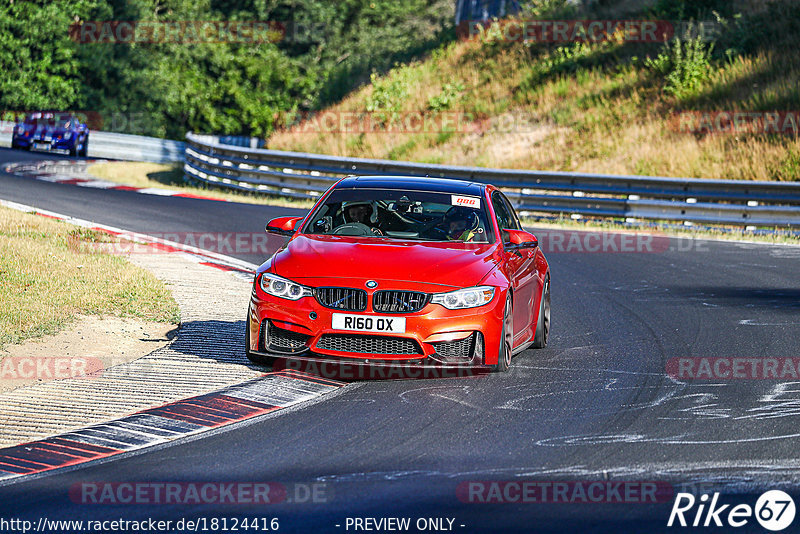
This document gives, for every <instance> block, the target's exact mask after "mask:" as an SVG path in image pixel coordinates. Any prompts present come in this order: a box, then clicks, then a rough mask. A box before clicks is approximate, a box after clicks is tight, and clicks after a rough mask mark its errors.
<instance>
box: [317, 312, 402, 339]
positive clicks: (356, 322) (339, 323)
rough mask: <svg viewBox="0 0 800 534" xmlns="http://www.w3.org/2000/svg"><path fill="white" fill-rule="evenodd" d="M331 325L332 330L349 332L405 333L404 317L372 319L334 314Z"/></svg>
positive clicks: (365, 316) (367, 316)
mask: <svg viewBox="0 0 800 534" xmlns="http://www.w3.org/2000/svg"><path fill="white" fill-rule="evenodd" d="M331 323H332V324H331V328H333V329H334V330H346V331H349V332H388V333H391V334H404V333H405V331H406V318H405V317H373V316H369V315H350V314H347V313H334V314H333V319H332V321H331Z"/></svg>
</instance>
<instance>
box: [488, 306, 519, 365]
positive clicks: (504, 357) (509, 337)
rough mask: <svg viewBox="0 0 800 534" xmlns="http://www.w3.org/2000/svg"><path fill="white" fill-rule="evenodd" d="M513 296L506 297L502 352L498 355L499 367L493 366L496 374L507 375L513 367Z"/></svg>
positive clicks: (501, 342) (501, 339) (501, 341)
mask: <svg viewBox="0 0 800 534" xmlns="http://www.w3.org/2000/svg"><path fill="white" fill-rule="evenodd" d="M512 312H513V307H512V303H511V295H510V294H509V295H508V297H506V307H505V311H504V312H503V331H502V333H501V334H500V350H499V352H498V355H497V365H493V366H492V370H493V371H494V372H496V373H505V372H506V371H508V368H509V367H511V351H512V348H513V346H514V322H513V321H514V319H513V318H514V315H513V313H512Z"/></svg>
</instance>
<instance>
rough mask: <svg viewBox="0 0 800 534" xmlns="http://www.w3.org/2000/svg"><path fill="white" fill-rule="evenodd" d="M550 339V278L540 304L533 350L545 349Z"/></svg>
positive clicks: (546, 282) (545, 284)
mask: <svg viewBox="0 0 800 534" xmlns="http://www.w3.org/2000/svg"><path fill="white" fill-rule="evenodd" d="M549 337H550V277H549V276H548V277H547V278H545V281H544V288H542V298H541V301H540V302H539V317H538V319H537V321H536V337H534V338H533V348H534V349H543V348H545V347H546V346H547V340H548V338H549Z"/></svg>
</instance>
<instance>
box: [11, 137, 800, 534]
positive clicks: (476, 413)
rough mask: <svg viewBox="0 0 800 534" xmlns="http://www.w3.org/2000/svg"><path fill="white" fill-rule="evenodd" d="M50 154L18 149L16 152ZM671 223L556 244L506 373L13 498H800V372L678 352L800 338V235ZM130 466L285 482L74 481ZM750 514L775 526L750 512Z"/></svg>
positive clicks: (315, 528)
mask: <svg viewBox="0 0 800 534" xmlns="http://www.w3.org/2000/svg"><path fill="white" fill-rule="evenodd" d="M52 157H53V156H51V155H38V154H27V153H24V152H20V151H11V150H9V149H0V163H5V162H11V161H19V160H31V159H36V158H52ZM0 198H3V199H6V200H12V201H15V202H20V203H23V204H29V205H33V206H36V207H39V208H42V209H47V210H51V211H56V212H59V213H63V214H67V215H73V216H76V217H80V218H83V219H91V220H94V221H97V222H99V223H103V224H108V225H113V226H117V227H120V228H125V229H128V230H133V231H137V232H143V233H157V234H163V233H165V232H262V231H263V228H264V223H265V222H266V220H267V219H269V218H272V217H275V216H278V215H282V214H292V213H294V211H292V210H289V209H286V208H277V207H265V206H256V205H243V204H234V203H226V202H213V201H204V200H195V199H188V198H174V197H158V196H149V195H141V194H136V193H130V192H125V191H106V190H93V189H87V188H79V187H75V186H71V185H63V184H53V183H46V182H40V181H35V180H30V179H22V178H16V177H12V176H8V175H5V174H0ZM295 211H296V210H295ZM547 233H548V232H545V234H547ZM549 233H551V234H552V233H553V231H552V230H551V231H549ZM537 234H539V233H537ZM539 235H540V240H542V241H544V240H543V239H542V235H541V234H539ZM659 242H660V243H662V244H665V245H664V246H661V247H656V248H658V250H656V251H654V252H646V253H645V252H627V253H623V252H606V253H602V252H600V253H590V252H585V251H584V252H566V251H565V252H557V251H554V250H548V249H545V252H546V254H547V257H548V260H549V261H550V264H551V271H552V325H553V326H552V337H551V340H550V345H549V346H548V348H547V349H544V350H539V351H537V350H527V351H525V352H524V353H522V354H520V355H518V356H517V357H515V359H514V361H513V362H512V368H511V371H510V372H509V373H508V374H506V375H488V376H487V375H484V376H477V377H468V378H450V379H419V380H363V381H356V382H354V383H352V384H351V385H349V386H347V387H345V388H342V389H341V390H340V392H339V393H337V394H334V395H330V396H326V397H323V398H322V399H320V400H319V401H318V402H315V403H312V404H310V405H306V406H302V407H300V408H299V409H296V410H287V411H284V412H279V413H278V414H277V415H274V416H272V415H266V416H263V417H259V418H257V419H255V420H254V421H252V422H249V423H247V424H243V425H240V426H234V427H233V428H229V429H227V430H226V431H223V432H218V433H210V434H205V435H203V437H201V438H196V439H193V440H189V441H179V442H177V443H174V444H171V445H169V446H166V447H162V448H154V449H148V450H145V451H142V452H140V453H138V454H135V455H130V456H127V457H122V458H119V459H115V460H112V461H108V462H106V463H99V464H98V463H95V464H90V465H88V466H86V467H83V468H81V469H76V470H71V471H65V472H56V473H53V474H50V475H48V476H44V477H42V478H39V479H35V480H27V481H21V482H18V483H15V484H11V485H7V486H5V487H0V508H2V514H3V517H18V518H28V519H31V520H32V521H34V522H36V521H38V520H39V519H40V518H41V517H46V518H47V519H92V520H100V519H120V518H123V519H127V520H133V519H142V518H154V519H159V518H160V519H165V520H166V519H172V520H175V519H179V518H182V517H183V518H206V519H207V520H210V518H234V517H238V518H244V517H259V518H273V517H277V518H279V521H280V531H281V532H348V531H349V532H353V531H355V530H354V526H353V523H348V522H347V520H348V518H366V517H373V518H387V517H407V518H411V524H412V526H413V525H414V524H415V522H416V521H417V519H418V518H450V519H453V520H454V521H453V523H452V530H453V531H456V532H478V531H489V530H494V531H512V530H516V531H567V530H576V529H580V530H582V531H585V532H653V531H666V530H668V529H667V528H666V523H667V519H668V517H669V514H670V509H671V507H672V503H673V500H674V495H675V494H676V493H678V492H681V491H690V492H694V493H697V494H698V495H699V494H700V493H704V492H705V493H713V492H715V491H719V492H722V494H723V495H722V496H721V497H720V499H721V501H724V502H725V503H738V502H744V503H748V504H750V505H754V504H755V500H756V498H757V496H758V495H759V494H760V493H762V492H763V491H766V490H769V489H784V490H786V491H788V492H789V493H791V494H792V495H793V496H795V499H797V495H798V492H797V491H796V489H797V488H798V480H799V479H800V459H798V454H797V451H798V450H800V447H798V444H800V424H798V422H800V379H797V380H794V381H792V380H791V379H787V380H776V379H774V378H773V379H752V378H749V379H748V378H745V379H735V380H720V379H717V380H694V381H691V380H689V381H687V380H677V379H675V378H673V377H672V376H670V373H668V372H667V370H668V369H672V367H669V365H674V362H673V364H669V365H668V362H669V361H670V359H672V358H688V357H694V358H701V357H717V358H719V357H725V358H750V359H752V358H759V359H761V358H766V357H773V358H788V357H798V356H800V354H798V348H799V347H800V284H799V283H798V280H800V276H799V275H800V267H799V266H798V264H799V262H800V248H791V247H781V246H766V245H752V244H742V243H720V242H710V241H689V240H674V239H673V240H666V239H662V240H661V241H659ZM551 248H552V246H551ZM233 255H235V256H237V257H239V258H240V259H243V260H246V261H250V262H252V263H261V262H262V261H263V260H264V259H265V258H264V257H261V256H257V255H254V254H233ZM244 308H245V303H242V309H243V310H244ZM231 343H233V344H239V345H241V344H242V340H239V339H232V340H231ZM242 358H244V355H242ZM759 361H760V360H759ZM112 481H114V482H154V483H156V482H158V483H163V482H180V483H191V482H203V481H206V482H265V481H269V482H276V483H280V484H283V486H285V487H286V489H287V495H286V499H285V500H284V501H283V502H281V503H276V504H269V505H255V506H254V505H247V504H213V505H210V504H198V505H181V506H177V507H173V506H170V505H133V504H116V505H108V504H95V505H89V504H83V503H76V502H74V501H75V499H74V492H73V496H72V498H71V496H70V493H69V492H70V488H75V487H83V486H76V484H78V485H80V484H81V483H84V484H85V483H97V482H112ZM480 481H516V482H522V481H533V482H541V483H546V482H550V481H573V482H574V481H585V482H587V483H588V482H592V481H610V482H628V483H631V485H633V483H637V482H643V481H649V482H655V483H657V484H659V488H662V489H664V488H667V490H666V491H667V493H666V496H663V495H662V497H660V498H658V499H657V501H659V502H657V503H656V504H652V503H637V502H617V503H612V504H608V503H591V502H589V503H581V502H577V501H575V500H571V501H570V502H559V503H555V504H553V503H549V504H543V503H519V502H516V503H496V502H494V503H483V502H474V501H476V500H477V501H479V500H481V498H482V497H486V496H487V495H488V493H481V491H479V490H476V492H475V493H474V494H470V492H469V490H468V489H467V490H465V488H473V489H474V488H488V487H490V485H489V484H485V485H484V486H480V485H478V486H475V485H473V486H470V485H469V483H470V482H473V483H475V482H480ZM312 490H316V491H317V494H316V498H312V497H309V492H310V491H312ZM626 500H629V501H635V500H636V498H635V497H630V498H629V499H626ZM314 501H316V502H314ZM688 517H689V515H688V514H687V518H688ZM691 518H692V519H693V518H694V510H693V511H692V515H691ZM795 523H796V524H800V520H796V521H795ZM443 524H444V526H445V527H446V526H447V525H448V524H449V523H448V522H447V521H444V523H443ZM348 525H349V528H348ZM462 525H463V526H462ZM423 526H424V525H423ZM795 528H797V527H795ZM412 530H413V529H412ZM675 530H678V531H680V530H688V529H680V528H678V529H675V528H673V529H671V531H675ZM717 530H718V531H719V530H720V529H717ZM738 531H748V532H749V531H756V532H763V531H764V530H763V529H761V527H760V526H759V525H758V524H757V523H756V522H755V521H754V520H751V521H750V524H749V525H748V526H747V527H745V528H742V529H738Z"/></svg>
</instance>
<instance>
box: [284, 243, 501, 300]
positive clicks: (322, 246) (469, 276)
mask: <svg viewBox="0 0 800 534" xmlns="http://www.w3.org/2000/svg"><path fill="white" fill-rule="evenodd" d="M496 251H497V246H496V245H492V244H474V243H438V242H429V241H423V242H418V241H395V240H379V239H373V238H357V237H356V238H354V237H344V236H309V235H297V236H295V237H294V238H293V239H291V240H290V241H289V242H288V243H287V244H286V245H284V246H283V247H281V249H279V250H278V251H277V252H276V253H275V256H274V257H273V259H272V263H271V265H272V272H274V273H275V274H278V275H280V276H284V277H286V278H290V279H293V280H298V281H304V283H307V284H309V285H318V284H320V283H326V282H325V280H328V281H329V280H330V279H331V278H336V279H354V280H356V281H360V283H359V284H358V285H359V286H360V285H362V284H363V283H364V281H366V280H376V281H401V282H412V283H419V284H422V285H426V286H427V285H441V286H448V287H450V288H455V287H469V286H474V285H477V284H478V283H480V281H481V280H482V279H483V278H484V277H485V276H486V274H487V273H488V272H489V271H490V270H491V269H492V268H493V267H494V266H495V265H496V258H495V252H496ZM327 283H330V282H327Z"/></svg>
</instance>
